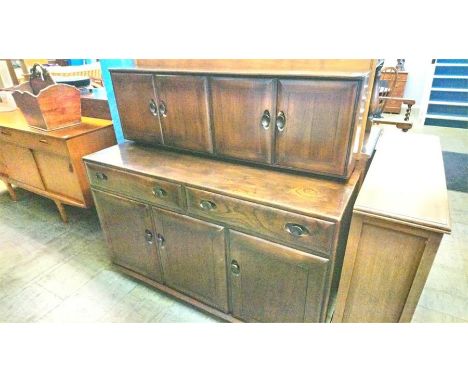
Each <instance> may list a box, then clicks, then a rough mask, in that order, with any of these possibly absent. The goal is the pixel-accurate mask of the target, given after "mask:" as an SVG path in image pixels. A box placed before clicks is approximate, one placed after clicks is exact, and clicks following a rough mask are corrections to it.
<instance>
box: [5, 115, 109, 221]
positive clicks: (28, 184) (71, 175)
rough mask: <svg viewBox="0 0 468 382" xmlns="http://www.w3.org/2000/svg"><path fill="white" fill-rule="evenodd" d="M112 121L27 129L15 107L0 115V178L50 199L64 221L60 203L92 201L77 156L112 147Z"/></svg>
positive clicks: (80, 204)
mask: <svg viewBox="0 0 468 382" xmlns="http://www.w3.org/2000/svg"><path fill="white" fill-rule="evenodd" d="M115 143H116V141H115V135H114V129H113V126H112V121H110V120H107V119H97V118H88V117H82V120H81V123H80V124H78V125H74V126H71V127H67V128H63V129H59V130H53V131H43V130H39V129H36V128H33V127H29V126H28V124H27V122H26V120H25V118H24V116H23V114H22V113H21V111H20V110H19V109H17V110H14V111H9V112H1V113H0V180H2V181H3V182H4V183H5V184H6V186H7V189H8V191H9V193H10V196H11V198H12V199H13V200H16V193H15V190H14V188H13V187H12V185H15V186H18V187H20V188H24V189H26V190H28V191H31V192H34V193H36V194H39V195H42V196H45V197H47V198H49V199H52V200H53V201H54V202H55V204H56V206H57V208H58V210H59V213H60V216H61V218H62V220H63V221H64V222H66V221H67V215H66V211H65V208H64V206H63V205H64V204H68V205H71V206H76V207H82V208H87V207H90V206H92V204H93V199H92V196H91V192H90V189H89V182H88V178H87V176H86V170H85V167H84V163H83V161H82V159H81V158H82V157H83V156H84V155H86V154H89V153H92V152H95V151H98V150H101V149H103V148H105V147H109V146H112V145H115Z"/></svg>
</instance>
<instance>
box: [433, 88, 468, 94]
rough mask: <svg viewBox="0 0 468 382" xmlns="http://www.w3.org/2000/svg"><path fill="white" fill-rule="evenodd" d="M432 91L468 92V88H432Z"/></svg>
mask: <svg viewBox="0 0 468 382" xmlns="http://www.w3.org/2000/svg"><path fill="white" fill-rule="evenodd" d="M431 91H434V92H467V93H468V89H459V88H432V89H431Z"/></svg>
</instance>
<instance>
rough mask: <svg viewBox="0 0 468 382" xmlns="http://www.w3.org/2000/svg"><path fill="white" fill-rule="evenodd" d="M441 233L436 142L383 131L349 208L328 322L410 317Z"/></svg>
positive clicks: (443, 210)
mask: <svg viewBox="0 0 468 382" xmlns="http://www.w3.org/2000/svg"><path fill="white" fill-rule="evenodd" d="M395 150H398V155H395ZM447 233H450V215H449V209H448V199H447V189H446V184H445V174H444V165H443V160H442V153H441V148H440V143H439V139H438V138H437V137H435V136H430V135H421V134H411V135H407V134H401V133H399V132H390V131H387V132H385V133H384V134H383V136H382V137H381V139H380V141H379V143H378V145H377V150H376V154H375V156H374V159H373V161H372V164H371V166H370V169H369V171H368V174H367V176H366V178H365V180H364V183H363V185H362V188H361V190H360V192H359V195H358V197H357V200H356V203H355V206H354V211H353V218H352V224H351V229H350V234H349V239H348V244H347V248H346V256H345V261H344V266H343V272H342V275H341V281H340V286H339V293H338V299H337V306H336V310H335V314H334V316H333V322H409V321H411V318H412V315H413V313H414V310H415V308H416V305H417V303H418V299H419V296H420V294H421V291H422V289H423V287H424V284H425V282H426V279H427V276H428V273H429V271H430V269H431V265H432V262H433V260H434V256H435V254H436V252H437V249H438V247H439V243H440V241H441V239H442V236H443V235H444V234H447Z"/></svg>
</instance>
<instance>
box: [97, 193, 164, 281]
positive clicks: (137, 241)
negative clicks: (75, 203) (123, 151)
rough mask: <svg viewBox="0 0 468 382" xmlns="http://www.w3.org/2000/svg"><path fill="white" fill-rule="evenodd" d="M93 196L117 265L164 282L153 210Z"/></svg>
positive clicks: (133, 203)
mask: <svg viewBox="0 0 468 382" xmlns="http://www.w3.org/2000/svg"><path fill="white" fill-rule="evenodd" d="M93 196H94V200H95V203H96V209H97V211H98V214H99V219H100V222H101V225H102V227H103V228H104V232H105V235H106V238H107V242H108V244H109V247H110V250H111V253H112V259H113V261H114V263H116V264H118V265H120V266H122V267H125V268H128V269H130V270H132V271H135V272H138V273H141V274H142V275H145V276H147V277H149V278H150V279H152V280H155V281H160V282H161V281H162V273H161V265H160V261H159V256H158V253H157V247H156V245H155V242H156V239H157V237H156V234H155V233H154V227H153V222H152V218H151V207H150V206H148V205H147V204H144V203H139V202H136V201H133V200H129V199H126V198H121V197H118V196H116V195H111V194H108V193H105V192H102V191H96V190H95V191H93Z"/></svg>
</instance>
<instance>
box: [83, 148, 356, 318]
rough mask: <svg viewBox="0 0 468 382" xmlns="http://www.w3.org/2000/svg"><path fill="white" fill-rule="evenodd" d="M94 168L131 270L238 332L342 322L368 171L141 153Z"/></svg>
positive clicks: (103, 206)
mask: <svg viewBox="0 0 468 382" xmlns="http://www.w3.org/2000/svg"><path fill="white" fill-rule="evenodd" d="M84 161H85V163H86V167H87V171H88V176H89V179H90V182H91V187H92V192H93V196H94V199H95V202H96V207H97V210H98V214H99V218H100V221H101V225H102V228H103V230H104V232H105V235H106V237H107V241H108V243H109V246H110V248H111V250H112V254H113V261H114V262H115V263H116V264H117V265H118V266H119V268H120V269H121V270H122V271H124V272H126V273H128V274H130V275H132V276H134V277H136V278H138V279H140V280H143V281H145V282H147V283H149V284H151V285H153V286H155V287H156V288H159V289H161V290H163V291H165V292H167V293H170V294H172V295H174V296H176V297H178V298H180V299H182V300H185V301H187V302H189V303H192V304H194V305H196V306H198V307H200V308H202V309H205V310H207V311H208V312H210V313H212V314H215V315H217V316H219V317H221V318H223V319H225V320H228V321H237V320H240V321H249V322H257V321H258V322H323V321H325V319H326V317H327V314H328V315H330V306H331V301H333V300H334V295H335V294H336V289H337V282H338V279H339V274H340V269H341V264H342V261H343V252H344V247H345V243H346V236H347V232H348V226H349V219H350V213H351V211H352V206H353V202H354V199H355V196H356V193H357V182H358V180H359V175H360V174H359V172H354V173H353V175H352V176H351V177H350V179H349V180H348V181H347V182H342V183H340V182H336V181H332V180H326V179H320V178H313V177H306V176H302V175H297V174H291V173H283V172H278V171H274V170H270V169H264V168H256V167H251V166H247V165H243V164H235V163H227V162H223V161H219V160H215V159H212V158H204V157H197V156H194V155H188V154H183V153H177V152H174V151H168V150H164V149H162V148H153V147H145V146H140V145H138V144H136V143H134V142H126V143H123V144H120V145H116V146H113V147H110V148H107V149H105V150H102V151H99V152H97V153H94V154H91V155H88V156H86V157H85V158H84Z"/></svg>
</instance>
